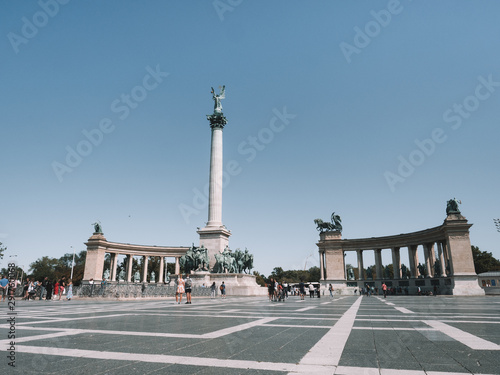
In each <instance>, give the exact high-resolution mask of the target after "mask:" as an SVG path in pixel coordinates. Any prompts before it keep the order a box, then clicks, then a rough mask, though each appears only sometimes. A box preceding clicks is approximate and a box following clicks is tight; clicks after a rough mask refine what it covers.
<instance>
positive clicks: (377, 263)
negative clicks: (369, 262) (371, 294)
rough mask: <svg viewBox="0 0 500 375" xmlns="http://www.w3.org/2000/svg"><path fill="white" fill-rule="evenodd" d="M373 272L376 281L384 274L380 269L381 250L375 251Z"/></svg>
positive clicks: (381, 268)
mask: <svg viewBox="0 0 500 375" xmlns="http://www.w3.org/2000/svg"><path fill="white" fill-rule="evenodd" d="M375 272H376V273H377V279H383V278H384V272H383V267H382V249H376V250H375Z"/></svg>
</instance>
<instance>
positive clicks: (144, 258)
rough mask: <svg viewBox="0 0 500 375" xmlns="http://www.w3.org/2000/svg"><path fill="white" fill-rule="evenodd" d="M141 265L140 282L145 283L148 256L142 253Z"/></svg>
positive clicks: (146, 279)
mask: <svg viewBox="0 0 500 375" xmlns="http://www.w3.org/2000/svg"><path fill="white" fill-rule="evenodd" d="M142 260H143V267H142V282H143V283H145V282H147V281H148V261H149V257H148V256H146V255H144V256H143V257H142Z"/></svg>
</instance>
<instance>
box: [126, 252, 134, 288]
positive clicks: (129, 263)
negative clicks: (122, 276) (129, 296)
mask: <svg viewBox="0 0 500 375" xmlns="http://www.w3.org/2000/svg"><path fill="white" fill-rule="evenodd" d="M133 259H134V257H133V255H132V254H128V255H127V282H128V283H129V282H131V281H132V265H133Z"/></svg>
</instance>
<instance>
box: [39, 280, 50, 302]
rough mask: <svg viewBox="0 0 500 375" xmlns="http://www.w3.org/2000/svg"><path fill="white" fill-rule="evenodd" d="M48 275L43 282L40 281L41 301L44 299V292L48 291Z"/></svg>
mask: <svg viewBox="0 0 500 375" xmlns="http://www.w3.org/2000/svg"><path fill="white" fill-rule="evenodd" d="M48 279H49V278H48V277H47V276H45V277H44V279H43V280H42V282H41V283H40V301H41V300H42V299H43V296H44V294H45V293H46V291H47V281H48Z"/></svg>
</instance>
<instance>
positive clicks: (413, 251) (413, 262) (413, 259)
mask: <svg viewBox="0 0 500 375" xmlns="http://www.w3.org/2000/svg"><path fill="white" fill-rule="evenodd" d="M408 260H409V261H410V273H411V277H412V278H416V277H418V273H417V272H418V269H417V265H418V256H417V245H410V246H408Z"/></svg>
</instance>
